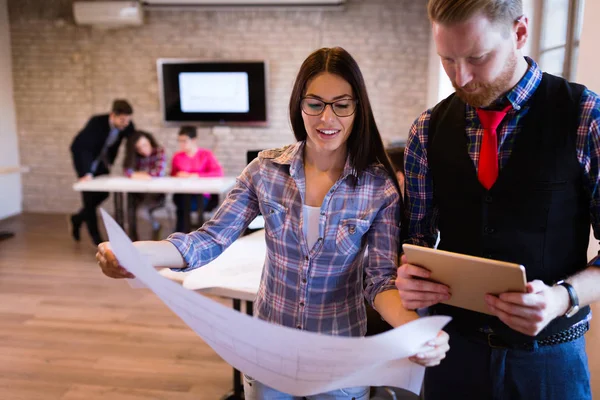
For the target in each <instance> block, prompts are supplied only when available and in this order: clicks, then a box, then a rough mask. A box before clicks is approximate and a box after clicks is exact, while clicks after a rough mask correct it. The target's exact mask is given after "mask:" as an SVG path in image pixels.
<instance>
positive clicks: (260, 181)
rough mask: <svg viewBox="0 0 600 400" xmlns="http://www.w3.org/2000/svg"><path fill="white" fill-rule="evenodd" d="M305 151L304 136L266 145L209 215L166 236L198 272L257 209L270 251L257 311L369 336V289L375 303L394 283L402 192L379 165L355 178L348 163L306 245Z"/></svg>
mask: <svg viewBox="0 0 600 400" xmlns="http://www.w3.org/2000/svg"><path fill="white" fill-rule="evenodd" d="M303 150H304V142H298V143H297V144H295V145H291V146H288V147H285V148H283V149H277V150H267V151H263V152H261V153H260V154H259V157H258V158H257V159H255V160H254V161H253V162H252V163H250V164H249V165H248V166H247V167H246V169H245V170H244V171H243V172H242V174H241V175H240V177H239V178H238V179H237V182H236V185H235V187H234V188H233V189H232V191H231V192H230V193H229V195H228V196H227V198H226V199H225V201H224V203H223V205H222V206H221V208H220V209H219V210H218V211H217V213H216V214H215V216H214V218H213V219H212V220H210V221H208V222H207V223H206V224H204V226H203V227H202V228H200V229H199V230H198V231H196V232H192V233H189V234H183V233H175V234H173V235H171V236H170V237H169V239H168V240H169V241H170V242H171V243H173V244H174V245H175V246H176V247H177V249H178V250H179V251H180V252H181V254H182V255H183V258H184V259H185V261H186V263H187V267H186V268H184V269H181V270H182V271H187V270H191V269H194V268H197V267H200V266H201V265H204V264H206V263H208V262H210V261H211V260H213V259H214V258H216V257H217V256H218V255H219V254H221V253H222V252H223V250H225V248H227V246H229V245H230V244H231V243H232V242H233V241H234V240H235V239H237V238H238V236H240V234H241V233H242V232H243V231H244V229H245V228H246V227H247V226H248V224H249V223H250V222H251V221H252V220H253V219H254V218H255V217H256V216H257V215H258V213H259V212H260V213H262V215H263V216H264V217H265V229H266V232H265V233H266V234H265V238H266V244H267V255H266V259H265V264H264V268H263V273H262V278H261V283H260V288H259V291H258V295H257V298H256V301H255V303H254V311H255V314H256V315H257V316H258V317H259V318H261V319H263V320H266V321H270V322H274V323H277V324H280V325H284V326H288V327H293V328H298V329H304V330H307V331H312V332H319V333H325V334H330V335H340V336H363V335H364V334H365V332H366V314H365V306H364V300H363V299H364V297H366V298H367V299H368V300H369V301H370V302H371V303H372V302H373V300H374V298H375V296H376V295H377V294H378V293H381V292H383V291H385V290H395V286H394V280H395V278H396V267H397V257H398V245H399V239H398V238H399V228H400V226H399V219H400V197H399V194H398V191H397V189H396V187H395V185H394V183H393V181H392V178H391V177H389V175H388V174H387V172H386V171H385V169H384V168H383V167H382V166H371V167H370V168H368V169H367V170H366V171H365V172H364V173H363V174H362V175H361V176H360V177H357V176H356V172H355V171H354V170H353V168H352V167H351V166H350V164H349V162H348V161H347V162H346V166H345V168H344V171H343V173H342V175H341V177H340V179H339V180H338V181H337V182H336V183H335V184H334V185H333V186H332V188H331V190H330V191H329V192H328V193H327V195H326V196H325V199H324V200H323V204H322V206H321V216H320V220H319V239H318V240H317V242H316V243H315V245H314V246H313V247H312V248H308V245H307V243H306V239H305V236H304V234H303V219H302V205H303V204H304V194H305V187H306V180H305V176H304V165H303V153H304V151H303ZM354 183H356V184H354ZM367 246H368V251H367V252H366V253H365V250H366V248H367ZM363 273H365V279H366V282H363ZM363 284H364V285H363ZM363 291H364V296H363Z"/></svg>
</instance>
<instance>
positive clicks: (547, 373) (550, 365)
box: [424, 323, 592, 400]
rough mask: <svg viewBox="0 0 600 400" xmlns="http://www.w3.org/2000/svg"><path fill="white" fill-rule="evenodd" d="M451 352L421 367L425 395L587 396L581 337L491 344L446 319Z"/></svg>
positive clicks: (581, 399)
mask: <svg viewBox="0 0 600 400" xmlns="http://www.w3.org/2000/svg"><path fill="white" fill-rule="evenodd" d="M444 330H446V331H447V332H448V334H449V335H450V351H449V352H448V353H447V355H446V358H445V359H444V360H442V362H441V364H440V365H438V366H436V367H430V368H427V370H426V371H425V381H424V394H425V400H438V399H448V398H456V399H478V400H488V399H489V400H566V399H569V400H591V399H592V394H591V389H590V374H589V369H588V362H587V356H586V353H585V338H584V337H580V338H578V339H575V340H573V341H570V342H566V343H561V344H556V345H551V346H539V347H538V346H534V348H533V349H531V350H526V349H522V350H521V349H506V348H492V347H490V346H489V345H488V343H487V341H484V340H482V339H481V338H479V337H475V336H474V337H465V336H464V335H461V334H460V333H458V332H457V331H456V330H455V329H453V327H452V323H450V324H449V325H448V326H447V327H446V328H445V329H444Z"/></svg>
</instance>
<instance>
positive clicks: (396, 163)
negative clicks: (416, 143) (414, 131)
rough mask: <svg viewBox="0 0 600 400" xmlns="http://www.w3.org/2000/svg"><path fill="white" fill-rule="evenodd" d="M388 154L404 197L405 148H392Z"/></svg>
mask: <svg viewBox="0 0 600 400" xmlns="http://www.w3.org/2000/svg"><path fill="white" fill-rule="evenodd" d="M386 153H387V154H388V157H389V158H390V161H391V162H392V166H393V167H394V170H395V171H396V179H398V184H399V185H400V190H401V191H402V196H404V146H397V147H390V148H388V149H386Z"/></svg>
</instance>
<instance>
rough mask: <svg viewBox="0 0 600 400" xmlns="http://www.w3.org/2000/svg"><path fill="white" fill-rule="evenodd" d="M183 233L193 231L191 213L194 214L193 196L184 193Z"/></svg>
mask: <svg viewBox="0 0 600 400" xmlns="http://www.w3.org/2000/svg"><path fill="white" fill-rule="evenodd" d="M182 196H183V232H184V233H188V232H191V231H192V220H191V216H190V213H191V212H192V195H191V194H187V193H183V194H182Z"/></svg>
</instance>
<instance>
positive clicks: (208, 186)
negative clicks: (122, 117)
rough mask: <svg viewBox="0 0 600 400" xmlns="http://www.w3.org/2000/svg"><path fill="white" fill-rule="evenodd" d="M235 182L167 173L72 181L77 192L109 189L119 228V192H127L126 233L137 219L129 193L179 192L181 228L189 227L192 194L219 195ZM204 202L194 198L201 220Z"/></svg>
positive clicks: (121, 223) (121, 201)
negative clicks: (180, 196) (160, 175)
mask: <svg viewBox="0 0 600 400" xmlns="http://www.w3.org/2000/svg"><path fill="white" fill-rule="evenodd" d="M234 184H235V178H234V177H220V178H195V177H194V178H175V177H170V176H165V177H160V178H152V179H148V180H142V179H131V178H127V177H123V176H99V177H97V178H94V179H92V180H89V181H85V182H76V183H75V184H73V190H75V191H78V192H111V193H113V199H114V204H115V220H116V221H117V223H118V224H119V225H121V227H123V226H124V222H125V217H124V215H125V212H124V209H123V194H124V193H126V194H127V195H128V199H127V205H128V213H127V219H128V223H129V232H130V233H131V232H133V231H134V229H132V228H135V226H136V224H137V221H136V216H135V212H133V209H132V204H133V201H131V197H130V196H129V195H130V194H132V193H165V194H168V193H179V194H183V195H185V196H184V199H185V202H184V205H185V209H184V215H185V218H186V219H185V221H184V225H185V229H186V230H187V231H188V232H189V231H190V230H191V222H190V208H191V198H192V195H202V194H204V193H210V194H219V195H220V194H223V193H225V192H227V191H229V190H230V189H231V188H232V187H233V185H234ZM203 208H204V204H203V202H202V201H198V215H199V217H200V222H201V223H202V214H203Z"/></svg>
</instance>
